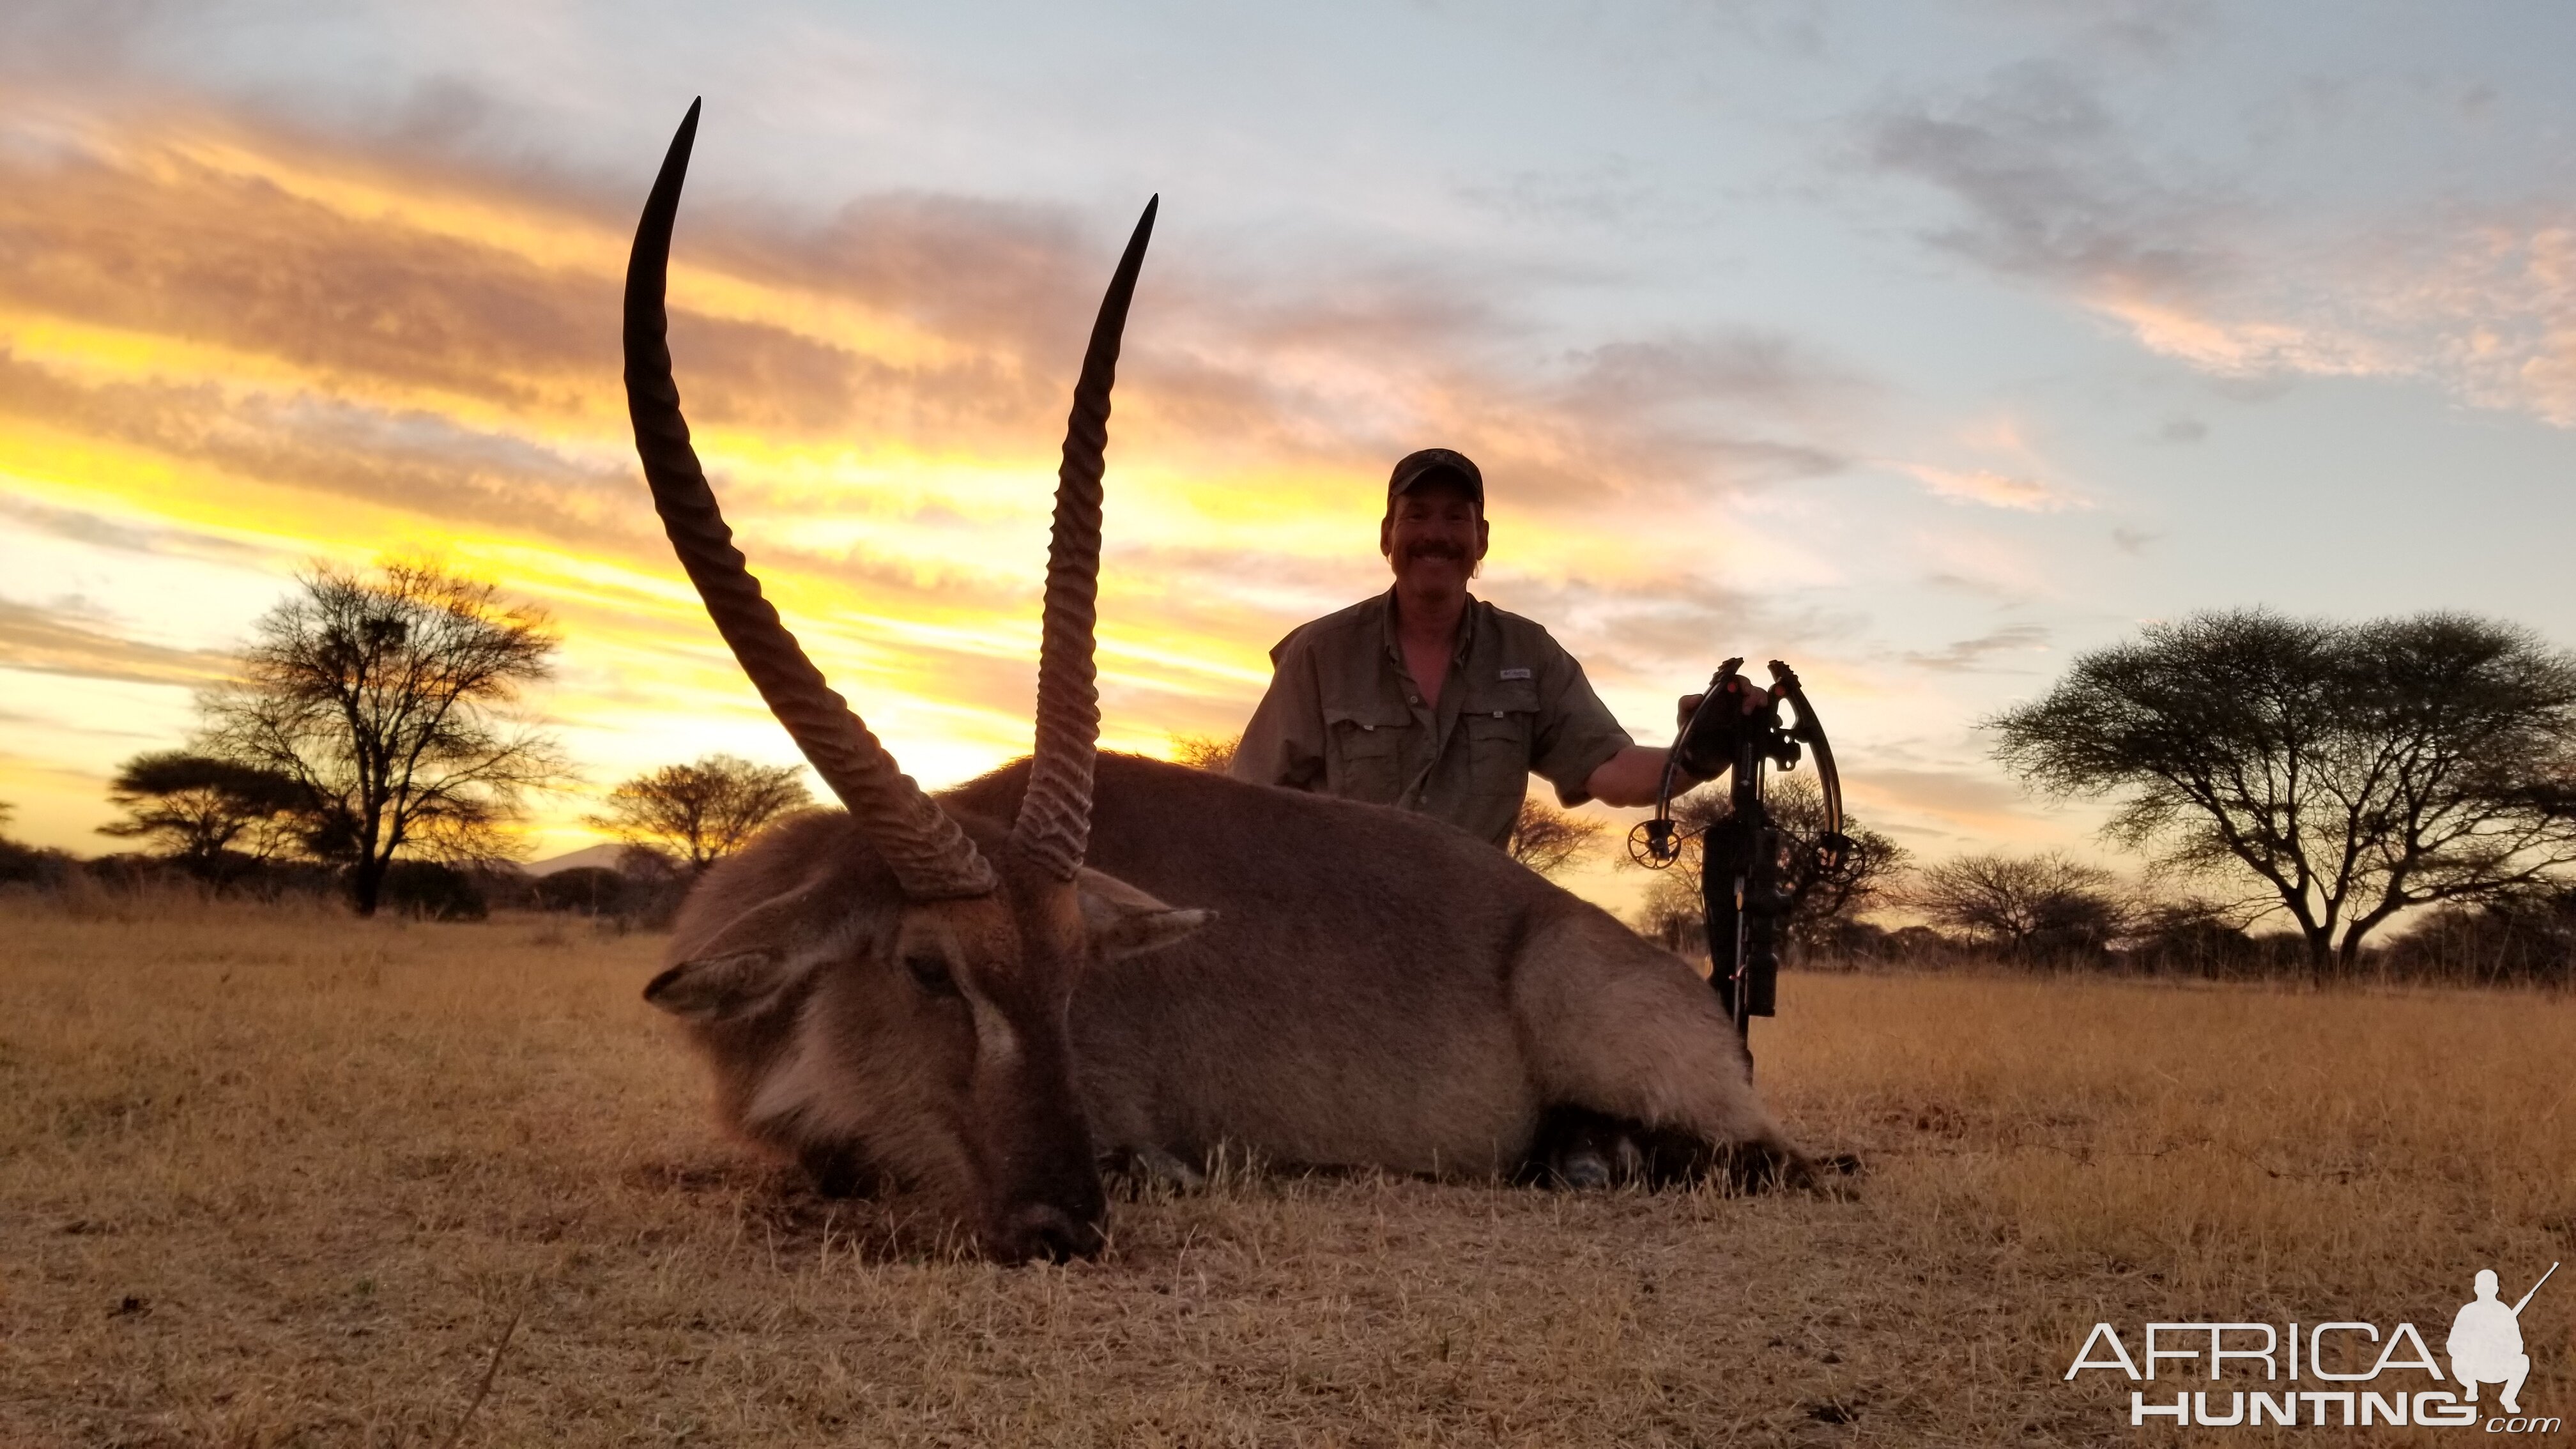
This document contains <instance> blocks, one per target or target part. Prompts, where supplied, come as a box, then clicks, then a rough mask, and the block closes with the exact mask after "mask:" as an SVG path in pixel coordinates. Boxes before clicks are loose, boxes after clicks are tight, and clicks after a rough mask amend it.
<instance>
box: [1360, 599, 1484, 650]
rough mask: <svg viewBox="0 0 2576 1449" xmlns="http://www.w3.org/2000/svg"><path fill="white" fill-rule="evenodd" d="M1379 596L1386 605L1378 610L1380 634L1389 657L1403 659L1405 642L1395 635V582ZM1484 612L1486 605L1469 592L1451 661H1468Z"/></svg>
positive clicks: (1460, 617)
mask: <svg viewBox="0 0 2576 1449" xmlns="http://www.w3.org/2000/svg"><path fill="white" fill-rule="evenodd" d="M1378 597H1379V600H1380V602H1382V603H1383V604H1385V606H1386V607H1384V608H1382V609H1380V610H1378V619H1377V628H1378V635H1379V637H1381V638H1383V639H1384V640H1385V641H1386V652H1387V655H1388V657H1389V658H1393V659H1402V658H1403V657H1404V642H1403V641H1402V640H1400V639H1398V638H1396V637H1395V611H1396V597H1395V586H1394V585H1393V584H1389V585H1387V589H1386V592H1385V593H1383V594H1381V595H1379V596H1378ZM1484 612H1485V611H1484V606H1483V605H1482V604H1481V603H1479V602H1478V601H1477V599H1476V596H1475V595H1474V594H1469V595H1468V596H1467V606H1466V608H1465V609H1464V610H1462V611H1461V612H1460V613H1459V616H1458V642H1457V644H1456V646H1455V647H1454V648H1452V649H1451V650H1450V653H1449V661H1450V662H1451V663H1453V664H1463V663H1465V662H1466V660H1467V651H1468V650H1469V649H1471V648H1472V647H1474V645H1475V642H1476V629H1477V626H1478V625H1479V624H1480V623H1482V622H1483V619H1484Z"/></svg>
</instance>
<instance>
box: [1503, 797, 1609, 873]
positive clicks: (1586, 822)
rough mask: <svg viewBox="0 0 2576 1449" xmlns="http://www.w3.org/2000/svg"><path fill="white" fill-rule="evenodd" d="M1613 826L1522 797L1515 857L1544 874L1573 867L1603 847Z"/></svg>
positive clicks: (1514, 841) (1513, 848) (1514, 834)
mask: <svg viewBox="0 0 2576 1449" xmlns="http://www.w3.org/2000/svg"><path fill="white" fill-rule="evenodd" d="M1608 829H1609V827H1608V826H1606V825H1604V824H1602V823H1601V822H1600V821H1598V820H1590V819H1586V818H1585V817H1583V816H1581V815H1577V814H1575V813H1574V812H1573V811H1571V810H1560V809H1558V808H1557V807H1555V806H1553V805H1550V804H1549V803H1547V802H1546V801H1544V800H1541V799H1540V798H1538V797H1537V796H1535V795H1525V796H1523V797H1521V813H1520V818H1519V819H1517V820H1514V821H1513V822H1512V839H1511V844H1510V845H1509V846H1507V847H1505V848H1506V849H1507V850H1509V851H1510V852H1511V857H1512V859H1514V860H1517V861H1519V862H1520V863H1521V864H1523V865H1525V866H1528V867H1529V868H1530V869H1532V870H1534V871H1537V872H1538V873H1539V874H1540V875H1555V874H1556V873H1557V872H1559V871H1562V870H1567V869H1570V868H1572V867H1573V866H1574V865H1575V864H1576V863H1577V862H1579V861H1581V860H1582V859H1583V858H1584V857H1585V856H1588V855H1590V854H1592V853H1593V852H1594V851H1595V850H1597V849H1599V848H1600V844H1601V836H1602V834H1603V833H1604V832H1605V831H1607V830H1608Z"/></svg>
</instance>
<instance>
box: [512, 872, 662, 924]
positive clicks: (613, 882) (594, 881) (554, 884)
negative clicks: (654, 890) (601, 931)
mask: <svg viewBox="0 0 2576 1449" xmlns="http://www.w3.org/2000/svg"><path fill="white" fill-rule="evenodd" d="M641 884H642V883H641V882H639V881H636V880H634V879H632V878H630V877H628V876H626V875H625V874H623V873H622V872H619V871H613V870H610V869H608V868H607V867H605V866H597V865H584V866H576V867H575V868H573V869H571V870H559V871H556V872H555V873H554V874H552V875H541V876H539V877H537V878H536V879H535V880H534V881H532V882H530V883H529V885H528V904H529V906H531V907H533V908H534V909H536V910H540V911H576V912H579V913H580V914H582V915H585V916H623V915H625V914H626V913H627V912H628V910H629V909H630V908H631V907H632V906H633V904H634V903H635V898H636V897H638V896H640V895H642V894H644V892H643V891H642V890H640V889H638V887H639V886H640V885H641Z"/></svg>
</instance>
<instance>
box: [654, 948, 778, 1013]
mask: <svg viewBox="0 0 2576 1449" xmlns="http://www.w3.org/2000/svg"><path fill="white" fill-rule="evenodd" d="M786 967H787V963H786V961H785V960H784V958H782V957H781V956H780V955H779V953H777V952H776V951H771V950H755V951H734V952H730V953H728V954H725V955H722V956H704V957H700V958H699V959H697V960H695V961H683V962H681V963H680V964H679V965H677V966H674V967H672V968H671V969H670V970H668V971H665V972H663V973H662V974H661V975H659V976H656V977H654V978H653V980H652V981H651V983H650V984H648V985H646V986H645V988H644V999H645V1000H646V1001H649V1002H651V1003H653V1004H654V1005H655V1006H658V1007H660V1008H662V1009H663V1010H664V1011H667V1012H669V1013H671V1014H672V1015H673V1016H677V1017H681V1018H683V1019H685V1020H688V1021H733V1020H740V1019H741V1018H743V1017H746V1016H755V1015H758V1014H759V1013H760V1012H761V1011H762V1010H763V1009H764V1008H766V1007H767V1006H769V1005H770V1003H772V1002H774V1001H776V1000H777V999H778V994H779V993H780V992H781V991H783V990H785V989H786V986H787V981H788V974H787V969H786Z"/></svg>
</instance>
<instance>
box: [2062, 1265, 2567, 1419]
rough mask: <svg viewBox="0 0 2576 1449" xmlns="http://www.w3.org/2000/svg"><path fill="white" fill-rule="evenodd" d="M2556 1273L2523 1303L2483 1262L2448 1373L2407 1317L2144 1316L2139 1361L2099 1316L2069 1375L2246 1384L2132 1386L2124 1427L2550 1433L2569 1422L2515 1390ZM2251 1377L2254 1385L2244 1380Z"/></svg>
mask: <svg viewBox="0 0 2576 1449" xmlns="http://www.w3.org/2000/svg"><path fill="white" fill-rule="evenodd" d="M2557 1271H2558V1265H2557V1264H2556V1263H2552V1264H2550V1265H2549V1268H2548V1271H2547V1272H2544V1273H2542V1274H2541V1275H2540V1277H2539V1278H2538V1279H2536V1280H2534V1281H2533V1283H2532V1285H2531V1287H2529V1288H2528V1289H2526V1290H2524V1292H2523V1295H2522V1296H2521V1297H2520V1298H2517V1299H2515V1300H2514V1301H2513V1302H2511V1303H2506V1302H2505V1301H2504V1300H2503V1299H2502V1298H2501V1297H2499V1296H2498V1291H2497V1290H2498V1284H2499V1281H2500V1280H2499V1279H2498V1278H2497V1276H2496V1272H2495V1270H2494V1269H2492V1268H2482V1269H2479V1270H2478V1274H2477V1279H2476V1283H2475V1289H2476V1292H2477V1296H2476V1297H2475V1298H2473V1299H2471V1300H2470V1301H2469V1302H2467V1303H2465V1304H2462V1305H2461V1306H2460V1311H2459V1312H2458V1313H2457V1314H2454V1315H2453V1316H2452V1319H2451V1332H2450V1336H2449V1337H2448V1338H2446V1339H2444V1340H2443V1342H2442V1351H2443V1357H2444V1358H2447V1359H2448V1360H2449V1361H2450V1364H2449V1366H2450V1373H2449V1375H2448V1376H2447V1377H2446V1376H2445V1375H2444V1374H2443V1372H2442V1368H2443V1364H2442V1361H2441V1359H2438V1358H2436V1357H2435V1356H2434V1353H2433V1348H2432V1345H2431V1344H2429V1343H2427V1342H2426V1341H2425V1339H2424V1335H2423V1334H2422V1333H2421V1332H2419V1331H2418V1330H2417V1329H2416V1327H2415V1325H2414V1324H2412V1323H2399V1324H2397V1325H2396V1326H2395V1327H2393V1328H2391V1329H2389V1330H2388V1331H2387V1332H2386V1333H2385V1334H2382V1333H2381V1332H2380V1329H2379V1325H2377V1324H2375V1323H2367V1322H2361V1321H2357V1320H2339V1321H2336V1322H2331V1323H2318V1324H2313V1325H2301V1324H2297V1323H2287V1324H2270V1323H2150V1324H2148V1325H2146V1334H2145V1338H2144V1341H2143V1345H2142V1346H2143V1352H2141V1353H2139V1354H2138V1355H2137V1356H2135V1357H2132V1356H2131V1355H2130V1353H2129V1347H2128V1344H2127V1343H2126V1342H2124V1341H2123V1340H2122V1338H2121V1335H2120V1332H2119V1330H2118V1329H2116V1328H2113V1327H2112V1326H2111V1325H2110V1324H2107V1323H2097V1324H2094V1325H2093V1331H2092V1332H2091V1333H2090V1334H2087V1335H2086V1336H2085V1339H2084V1345H2083V1347H2081V1348H2079V1349H2077V1350H2076V1351H2075V1362H2074V1363H2073V1364H2072V1365H2070V1366H2069V1367H2068V1368H2067V1370H2066V1377H2067V1379H2069V1380H2072V1379H2074V1377H2075V1376H2076V1375H2077V1374H2080V1373H2082V1372H2084V1371H2085V1370H2087V1369H2096V1370H2108V1371H2111V1372H2115V1373H2119V1374H2122V1375H2124V1376H2126V1377H2127V1378H2129V1379H2130V1380H2132V1381H2133V1382H2144V1383H2152V1382H2154V1381H2156V1380H2157V1379H2159V1378H2161V1379H2164V1380H2166V1381H2168V1382H2170V1381H2172V1380H2175V1379H2182V1380H2191V1379H2200V1380H2202V1381H2204V1382H2207V1383H2211V1384H2218V1383H2220V1382H2221V1381H2223V1380H2225V1379H2228V1378H2230V1377H2234V1378H2235V1379H2236V1380H2237V1381H2238V1383H2239V1384H2243V1385H2245V1386H2244V1387H2237V1388H2224V1389H2215V1390H2211V1389H2203V1390H2197V1391H2192V1392H2183V1393H2176V1394H2174V1395H2173V1396H2172V1398H2171V1400H2170V1401H2169V1402H2168V1401H2166V1400H2165V1399H2164V1397H2163V1396H2162V1395H2161V1394H2159V1393H2157V1392H2156V1391H2154V1390H2146V1389H2133V1390H2131V1391H2130V1393H2129V1423H2130V1425H2131V1426H2132V1427H2137V1426H2142V1425H2146V1424H2150V1423H2154V1422H2156V1421H2158V1420H2163V1421H2167V1422H2170V1423H2173V1424H2176V1425H2184V1424H2191V1425H2199V1426H2204V1427H2208V1428H2220V1429H2223V1428H2233V1427H2237V1426H2240V1425H2241V1426H2244V1427H2247V1428H2259V1427H2261V1426H2263V1425H2266V1424H2276V1425H2281V1426H2283V1427H2291V1426H2315V1427H2324V1426H2329V1425H2332V1426H2336V1427H2366V1426H2369V1425H2374V1424H2390V1425H2404V1424H2414V1425H2421V1426H2425V1427H2440V1428H2453V1429H2465V1428H2469V1427H2471V1426H2481V1425H2482V1426H2483V1427H2484V1429H2485V1431H2486V1432H2487V1433H2490V1434H2551V1433H2556V1432H2558V1431H2559V1429H2560V1428H2561V1426H2562V1425H2563V1423H2564V1422H2565V1421H2564V1420H2562V1419H2559V1418H2557V1417H2546V1418H2542V1417H2531V1416H2526V1415H2525V1414H2524V1413H2523V1412H2522V1400H2521V1394H2522V1386H2523V1381H2524V1380H2525V1379H2528V1378H2529V1377H2530V1376H2531V1354H2530V1352H2529V1350H2528V1348H2527V1347H2526V1345H2525V1344H2524V1342H2523V1337H2522V1310H2523V1309H2524V1308H2526V1307H2528V1306H2530V1303H2531V1300H2532V1297H2533V1295H2535V1294H2537V1293H2538V1292H2539V1291H2540V1288H2541V1285H2542V1284H2544V1283H2547V1282H2548V1281H2549V1279H2550V1277H2551V1275H2552V1274H2555V1273H2556V1272H2557ZM2141 1364H2143V1365H2144V1366H2145V1367H2144V1370H2143V1372H2142V1371H2141V1369H2140V1365H2141ZM2284 1368H2286V1369H2287V1370H2288V1371H2287V1372H2286V1373H2284V1372H2283V1370H2284ZM2416 1375H2421V1377H2415V1376H2416ZM2249 1379H2250V1380H2253V1381H2254V1382H2252V1383H2247V1380H2249ZM2304 1383H2313V1384H2314V1385H2315V1387H2313V1388H2310V1387H2304V1386H2303V1384H2304ZM2485 1384H2493V1385H2496V1386H2497V1387H2498V1388H2499V1389H2500V1390H2501V1392H2500V1393H2498V1394H2497V1396H2496V1403H2497V1406H2498V1407H2499V1408H2501V1409H2502V1410H2503V1411H2504V1412H2503V1413H2501V1414H2496V1415H2492V1416H2491V1415H2488V1414H2487V1413H2485V1412H2484V1411H2483V1409H2482V1406H2481V1405H2480V1404H2479V1403H2478V1389H2479V1387H2480V1386H2481V1385H2485Z"/></svg>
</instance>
